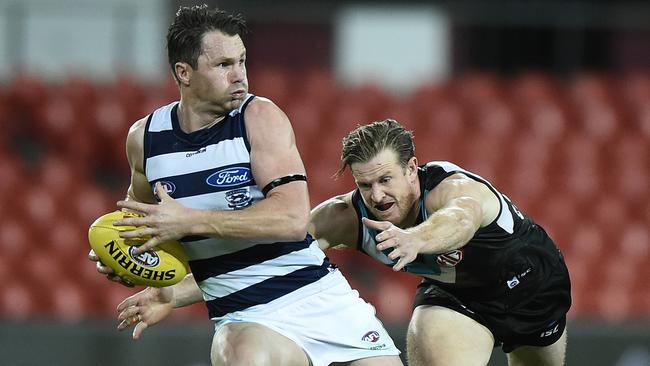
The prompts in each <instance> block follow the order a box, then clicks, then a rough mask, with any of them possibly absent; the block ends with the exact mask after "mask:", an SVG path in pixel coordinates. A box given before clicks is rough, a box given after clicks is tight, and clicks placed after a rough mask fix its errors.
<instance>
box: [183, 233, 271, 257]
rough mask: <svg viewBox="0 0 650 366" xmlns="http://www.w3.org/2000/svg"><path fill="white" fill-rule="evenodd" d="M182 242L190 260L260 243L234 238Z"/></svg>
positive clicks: (228, 252)
mask: <svg viewBox="0 0 650 366" xmlns="http://www.w3.org/2000/svg"><path fill="white" fill-rule="evenodd" d="M182 244H183V249H185V253H186V254H187V257H188V258H189V259H190V260H199V259H207V258H212V257H216V256H220V255H224V254H230V253H234V252H238V251H240V250H244V249H246V248H250V247H252V246H254V245H257V244H259V243H236V242H233V241H232V240H221V239H219V238H207V239H203V240H197V241H192V242H182Z"/></svg>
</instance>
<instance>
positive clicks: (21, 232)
mask: <svg viewBox="0 0 650 366" xmlns="http://www.w3.org/2000/svg"><path fill="white" fill-rule="evenodd" d="M35 243H37V240H35V238H34V230H33V225H32V223H30V222H28V221H22V220H20V219H18V218H16V217H7V218H5V219H3V220H2V221H0V253H2V256H3V257H5V258H6V259H8V260H9V261H10V263H18V262H19V261H20V259H21V258H24V257H25V255H26V253H27V251H28V249H29V248H32V247H34V245H35Z"/></svg>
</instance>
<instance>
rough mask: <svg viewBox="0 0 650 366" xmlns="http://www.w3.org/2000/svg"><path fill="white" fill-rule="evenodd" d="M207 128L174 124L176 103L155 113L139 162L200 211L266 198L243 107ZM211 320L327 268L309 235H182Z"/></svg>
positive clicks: (313, 277)
mask: <svg viewBox="0 0 650 366" xmlns="http://www.w3.org/2000/svg"><path fill="white" fill-rule="evenodd" d="M254 98H255V97H254V96H253V95H248V96H247V98H246V100H245V101H244V103H242V106H241V107H240V108H239V109H236V110H233V111H232V112H231V113H230V114H229V115H228V116H227V117H226V118H225V119H223V120H222V121H220V122H219V123H217V124H215V125H214V126H211V127H210V128H206V129H201V130H198V131H195V132H192V133H189V134H188V133H185V132H183V131H182V130H181V129H180V125H179V122H178V117H177V114H176V111H177V108H178V102H174V103H171V104H169V105H166V106H164V107H161V108H159V109H157V110H156V111H154V112H153V113H152V114H151V115H150V116H149V119H148V121H147V125H146V133H145V137H144V167H145V175H146V177H147V180H148V181H149V183H150V184H151V186H152V187H154V185H155V183H156V182H161V184H162V185H163V187H165V188H166V190H167V192H168V193H169V194H170V196H171V197H173V198H174V199H175V200H177V201H178V202H179V203H180V204H182V205H184V206H186V207H191V208H197V209H204V210H239V209H244V208H246V207H249V206H251V205H254V204H255V203H256V202H259V201H260V200H262V199H264V196H263V194H262V192H261V190H260V187H258V186H257V184H256V183H255V180H254V179H253V175H252V172H251V164H250V144H249V142H248V139H247V135H246V126H245V123H244V110H245V109H246V107H247V106H248V104H249V103H250V102H251V101H252V100H253V99H254ZM181 242H182V244H183V247H184V248H185V251H186V253H187V255H188V257H189V259H190V262H189V264H190V268H191V270H192V273H193V275H194V279H195V280H196V282H197V283H198V285H199V287H200V288H201V291H202V292H203V299H204V300H205V302H206V305H207V307H208V310H209V315H210V318H212V319H215V320H217V319H219V318H221V317H223V316H224V315H225V314H228V313H232V312H235V311H240V310H244V309H249V308H251V307H254V306H257V305H262V304H267V303H269V302H271V301H273V300H276V299H279V298H281V297H283V296H285V295H287V294H290V293H292V292H294V291H296V290H298V289H300V288H302V287H304V286H306V285H309V284H310V283H313V282H315V281H317V280H319V279H320V278H322V277H323V276H325V275H326V274H328V273H329V270H328V268H329V266H330V264H329V261H328V260H327V258H325V255H324V254H323V252H322V251H321V250H320V249H319V248H318V243H317V242H316V241H314V240H313V238H312V237H311V236H309V235H307V236H306V238H305V239H304V240H302V241H298V242H279V243H252V244H251V243H245V244H243V243H238V242H233V241H229V240H225V239H221V238H217V237H198V236H193V237H185V238H183V239H182V240H181Z"/></svg>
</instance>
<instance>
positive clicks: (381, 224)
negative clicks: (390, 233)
mask: <svg viewBox="0 0 650 366" xmlns="http://www.w3.org/2000/svg"><path fill="white" fill-rule="evenodd" d="M361 221H362V222H363V224H364V225H366V226H367V227H369V228H371V229H375V230H382V231H383V230H386V229H388V228H389V227H390V226H391V225H392V224H391V223H390V222H388V221H375V220H370V219H369V218H367V217H363V218H361Z"/></svg>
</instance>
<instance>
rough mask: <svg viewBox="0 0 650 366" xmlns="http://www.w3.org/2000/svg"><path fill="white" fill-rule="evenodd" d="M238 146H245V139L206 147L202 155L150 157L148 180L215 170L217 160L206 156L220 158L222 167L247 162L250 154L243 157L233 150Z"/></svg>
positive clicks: (189, 152) (176, 154)
mask: <svg viewBox="0 0 650 366" xmlns="http://www.w3.org/2000/svg"><path fill="white" fill-rule="evenodd" d="M236 144H241V145H244V139H243V138H242V137H236V138H234V139H231V140H224V141H219V143H216V144H212V145H208V146H206V147H205V151H202V152H201V153H200V154H194V153H193V152H191V151H181V152H176V153H168V154H163V155H158V156H153V157H150V158H149V159H147V172H146V173H147V179H149V180H150V181H152V180H157V179H160V178H165V177H170V176H176V175H182V174H189V173H195V172H200V171H204V170H208V169H212V168H214V165H215V164H214V162H215V160H213V159H205V158H204V157H206V156H213V157H214V159H217V158H218V161H219V164H220V165H221V166H227V165H231V164H237V163H239V162H241V161H243V160H245V159H246V158H247V157H248V154H246V155H242V154H243V152H242V151H240V150H237V149H233V148H232V145H236ZM188 155H190V156H188ZM156 173H158V174H156Z"/></svg>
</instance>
